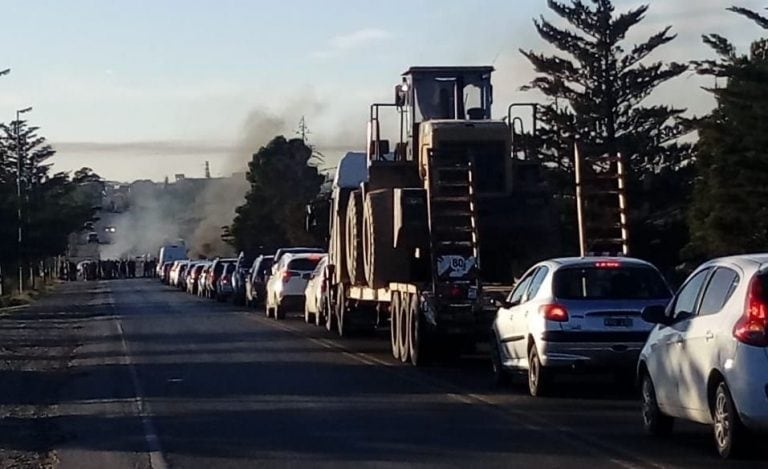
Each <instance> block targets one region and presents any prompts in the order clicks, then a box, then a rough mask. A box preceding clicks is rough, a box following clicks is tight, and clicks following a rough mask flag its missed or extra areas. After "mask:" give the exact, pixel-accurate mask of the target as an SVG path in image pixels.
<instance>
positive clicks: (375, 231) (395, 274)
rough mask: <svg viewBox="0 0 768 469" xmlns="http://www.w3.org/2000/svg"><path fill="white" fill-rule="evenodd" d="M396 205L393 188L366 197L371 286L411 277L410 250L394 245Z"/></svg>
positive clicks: (365, 260)
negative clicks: (408, 255) (409, 267)
mask: <svg viewBox="0 0 768 469" xmlns="http://www.w3.org/2000/svg"><path fill="white" fill-rule="evenodd" d="M393 205H394V204H393V192H392V189H380V190H376V191H372V192H369V193H368V194H367V195H366V197H365V212H364V215H363V263H364V266H365V280H366V282H367V283H368V286H370V287H371V288H384V287H387V286H388V285H389V283H390V282H402V281H408V280H409V279H408V277H409V272H408V257H407V252H406V251H405V250H403V249H395V247H394V233H393V231H394V228H393V221H394V210H393Z"/></svg>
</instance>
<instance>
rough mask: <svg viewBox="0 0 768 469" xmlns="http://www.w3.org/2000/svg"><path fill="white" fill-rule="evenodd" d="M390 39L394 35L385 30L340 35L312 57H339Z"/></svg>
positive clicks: (371, 29) (359, 31)
mask: <svg viewBox="0 0 768 469" xmlns="http://www.w3.org/2000/svg"><path fill="white" fill-rule="evenodd" d="M390 37H392V33H390V32H389V31H385V30H383V29H376V28H366V29H359V30H357V31H353V32H351V33H347V34H340V35H338V36H334V37H332V38H331V39H330V40H328V43H327V45H326V48H325V49H323V50H319V51H316V52H314V53H313V54H312V56H313V57H315V58H318V59H328V58H332V57H338V56H340V55H343V54H345V53H348V52H351V51H354V50H358V49H362V48H363V47H365V46H367V45H369V44H372V43H375V42H377V41H381V40H384V39H388V38H390Z"/></svg>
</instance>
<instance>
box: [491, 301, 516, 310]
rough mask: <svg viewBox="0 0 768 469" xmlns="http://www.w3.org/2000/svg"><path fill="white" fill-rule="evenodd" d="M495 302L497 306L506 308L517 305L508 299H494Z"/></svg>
mask: <svg viewBox="0 0 768 469" xmlns="http://www.w3.org/2000/svg"><path fill="white" fill-rule="evenodd" d="M493 304H494V305H495V306H496V307H497V308H505V309H509V308H512V307H514V306H516V305H515V304H513V303H512V302H511V301H507V300H494V301H493Z"/></svg>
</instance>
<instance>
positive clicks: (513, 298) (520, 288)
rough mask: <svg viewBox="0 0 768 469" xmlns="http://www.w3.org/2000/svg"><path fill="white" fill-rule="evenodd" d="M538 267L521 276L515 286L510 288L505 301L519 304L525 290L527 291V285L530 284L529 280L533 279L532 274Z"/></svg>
mask: <svg viewBox="0 0 768 469" xmlns="http://www.w3.org/2000/svg"><path fill="white" fill-rule="evenodd" d="M538 270H539V269H536V270H532V271H531V272H529V273H528V275H526V276H525V277H523V278H522V279H521V280H520V281H519V282H518V283H517V285H516V286H515V288H514V289H513V290H512V293H510V294H509V298H507V301H508V302H509V303H511V304H512V305H519V304H520V303H521V302H522V301H523V296H524V295H525V292H527V291H528V287H530V286H531V281H532V280H533V276H534V275H535V274H536V272H537V271H538Z"/></svg>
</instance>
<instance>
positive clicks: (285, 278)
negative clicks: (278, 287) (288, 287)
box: [283, 270, 293, 282]
mask: <svg viewBox="0 0 768 469" xmlns="http://www.w3.org/2000/svg"><path fill="white" fill-rule="evenodd" d="M291 277H293V272H291V271H288V270H286V271H285V272H283V282H287V281H288V280H290V279H291Z"/></svg>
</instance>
